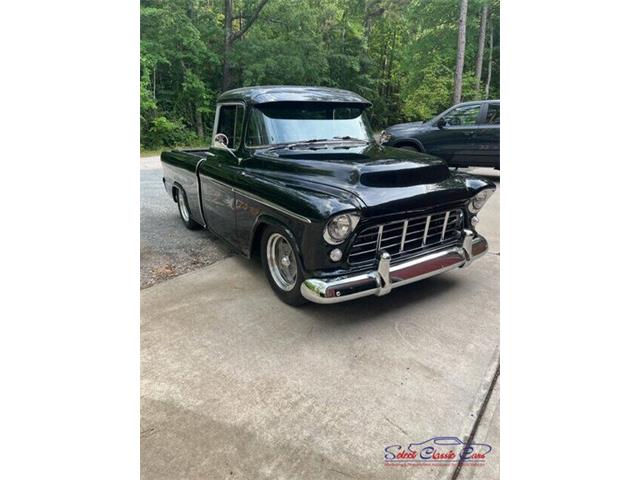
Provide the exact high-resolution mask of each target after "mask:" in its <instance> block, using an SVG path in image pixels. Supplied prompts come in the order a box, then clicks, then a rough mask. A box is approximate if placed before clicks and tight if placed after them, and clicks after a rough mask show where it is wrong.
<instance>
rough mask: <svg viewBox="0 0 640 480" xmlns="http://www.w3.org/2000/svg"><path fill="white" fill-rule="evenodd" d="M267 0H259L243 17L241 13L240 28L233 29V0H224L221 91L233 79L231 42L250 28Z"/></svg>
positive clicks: (226, 88)
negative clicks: (235, 30) (252, 9)
mask: <svg viewBox="0 0 640 480" xmlns="http://www.w3.org/2000/svg"><path fill="white" fill-rule="evenodd" d="M268 1H269V0H260V3H258V5H257V6H256V7H255V10H254V11H253V13H252V14H251V16H248V17H247V18H245V16H244V15H241V19H240V22H241V23H240V30H238V31H237V32H234V31H233V0H224V51H223V53H222V91H223V92H224V91H226V90H229V87H231V84H232V82H233V79H232V78H231V73H232V72H231V51H232V50H233V44H234V43H235V42H236V40H239V39H240V38H242V36H243V35H244V34H245V33H247V30H249V28H251V25H253V22H255V21H256V20H257V18H258V16H259V15H260V12H261V11H262V9H263V8H264V6H265V5H266V4H267V2H268ZM243 20H244V21H243Z"/></svg>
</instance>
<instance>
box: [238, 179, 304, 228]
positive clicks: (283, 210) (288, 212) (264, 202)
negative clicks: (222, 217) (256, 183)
mask: <svg viewBox="0 0 640 480" xmlns="http://www.w3.org/2000/svg"><path fill="white" fill-rule="evenodd" d="M231 189H232V190H233V191H234V192H235V193H239V194H240V195H243V196H245V197H247V198H249V199H251V200H253V201H254V202H258V203H261V204H262V205H264V206H266V207H269V208H272V209H274V210H277V211H278V212H280V213H284V214H285V215H289V216H290V217H292V218H295V219H296V220H300V221H301V222H304V223H311V220H309V219H308V218H307V217H304V216H302V215H298V214H297V213H294V212H292V211H291V210H287V209H286V208H283V207H280V206H278V205H276V204H275V203H271V202H269V201H268V200H263V199H262V198H260V197H257V196H256V195H254V194H253V193H249V192H246V191H244V190H241V189H240V188H236V187H231Z"/></svg>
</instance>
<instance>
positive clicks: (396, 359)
mask: <svg viewBox="0 0 640 480" xmlns="http://www.w3.org/2000/svg"><path fill="white" fill-rule="evenodd" d="M148 163H149V164H152V161H149V162H148ZM476 173H479V174H486V175H490V176H491V177H492V179H494V180H499V173H498V172H494V171H476ZM143 174H144V176H143ZM154 175H155V178H159V177H158V176H157V175H159V173H156V174H153V173H149V172H146V173H145V172H141V176H143V180H142V181H143V184H144V183H145V182H153V178H154ZM154 188H155V187H154V186H153V185H146V186H144V188H143V196H142V203H143V207H144V208H143V212H142V216H143V219H142V221H143V227H142V231H143V233H145V234H146V235H152V236H153V237H155V236H159V235H163V234H165V235H166V236H167V237H168V239H158V238H152V239H149V238H146V237H145V235H143V236H142V243H143V245H145V244H146V245H147V248H148V250H147V258H148V259H149V260H154V259H158V260H159V261H165V260H170V261H171V262H173V265H174V268H175V269H185V270H188V269H193V268H194V267H193V264H189V263H187V264H184V263H181V262H183V260H184V258H185V257H183V256H182V255H181V253H180V251H179V249H180V248H187V245H188V248H191V249H195V253H193V254H189V255H194V256H195V258H196V259H197V261H198V262H209V263H212V264H211V265H209V266H205V267H202V268H197V269H194V270H193V271H191V272H189V273H186V274H184V275H179V276H177V277H175V278H171V279H167V280H166V281H162V282H158V283H157V284H156V285H154V286H151V287H150V288H146V289H144V290H142V292H141V349H140V351H141V476H142V478H149V479H164V478H166V479H175V478H243V479H244V478H246V479H267V478H269V479H271V478H278V479H280V478H282V479H291V478H305V479H332V480H333V479H341V478H354V479H393V478H416V479H417V478H421V479H422V478H427V479H436V478H441V479H444V478H446V479H451V478H454V476H455V474H454V472H455V465H453V466H452V465H449V466H447V465H439V466H429V467H424V466H420V467H417V466H404V467H397V466H395V467H392V466H385V465H384V449H385V447H388V446H391V445H402V446H403V447H406V446H407V445H408V444H409V443H412V442H422V441H424V440H427V439H429V438H432V437H435V436H455V437H459V438H461V439H465V440H466V439H467V438H468V437H469V435H471V433H472V432H475V435H474V437H473V441H474V442H476V443H485V444H489V445H491V447H492V451H491V452H490V454H488V455H487V458H486V460H485V464H484V465H482V466H473V467H472V466H467V467H462V469H461V471H460V472H459V473H458V474H457V475H458V476H457V478H458V479H467V480H468V479H473V478H475V479H478V480H479V479H497V478H499V454H500V448H499V443H500V439H499V394H498V392H499V377H498V359H499V357H498V346H499V283H500V282H499V275H500V256H499V254H498V252H499V192H497V193H496V195H494V196H493V197H492V198H491V199H490V200H489V202H488V204H487V206H486V207H485V208H484V209H483V211H482V212H481V215H480V219H481V222H480V226H479V229H480V231H481V232H482V233H483V234H484V235H485V236H486V237H487V238H488V239H489V241H490V242H491V248H490V253H489V254H487V255H485V256H484V257H482V258H481V259H479V260H478V261H477V262H475V263H474V264H473V265H471V266H470V267H469V268H466V269H460V270H455V271H451V272H447V273H445V274H443V275H439V276H436V277H432V278H430V279H427V280H425V281H422V282H418V283H415V284H411V285H408V286H406V287H403V288H398V289H397V290H394V291H392V292H391V293H390V294H389V295H387V296H384V297H380V298H378V297H368V298H364V299H360V300H356V301H353V302H347V303H344V304H337V305H326V306H322V305H314V304H309V305H306V306H304V307H302V308H298V309H296V308H292V307H289V306H287V305H285V304H283V303H282V302H280V301H278V300H277V298H276V297H275V295H274V294H273V293H272V292H271V289H270V288H269V285H268V283H267V281H266V279H265V278H264V275H263V272H262V271H261V269H260V267H259V265H258V264H257V262H249V261H246V260H244V259H243V258H241V257H237V256H232V257H230V258H224V259H222V260H220V261H217V262H216V258H222V257H225V256H227V255H229V252H226V251H223V250H222V249H221V248H220V246H219V245H218V243H217V241H216V240H215V239H212V237H209V236H208V235H207V234H204V233H202V232H199V233H198V232H196V233H193V232H189V231H187V230H186V229H184V228H182V227H181V225H180V221H179V219H178V217H177V213H176V211H175V206H174V205H172V203H171V201H170V199H168V197H166V198H164V197H162V198H164V200H160V196H158V197H155V196H150V195H149V191H150V190H152V189H154ZM161 188H162V185H161V181H160V186H159V189H161ZM144 192H146V195H145V193H144ZM162 193H164V192H163V191H162ZM156 194H157V192H156ZM153 198H158V201H160V202H165V203H168V206H166V208H165V206H164V205H163V204H160V205H156V206H152V205H150V202H152V199H153ZM171 207H172V208H171ZM145 212H147V213H145ZM149 214H151V215H153V219H145V218H144V216H145V215H149ZM158 223H166V224H165V225H157V224H158ZM145 225H146V226H145ZM164 241H166V243H163V242H164ZM181 242H182V243H181ZM163 245H166V246H168V247H170V248H171V249H172V251H170V252H169V253H168V254H167V253H165V252H163V251H162V248H163ZM181 245H182V247H181ZM156 249H157V250H158V251H157V252H156ZM206 249H209V250H211V251H214V252H215V253H205V252H201V250H206ZM221 252H224V253H221ZM201 254H203V255H205V256H204V257H200V256H199V255H201ZM189 255H187V256H186V257H187V258H188V257H189ZM143 257H144V254H143ZM147 265H148V267H149V268H153V267H152V265H154V264H153V262H151V261H149V262H148V263H147ZM156 280H158V278H156Z"/></svg>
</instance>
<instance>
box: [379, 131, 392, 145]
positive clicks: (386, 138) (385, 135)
mask: <svg viewBox="0 0 640 480" xmlns="http://www.w3.org/2000/svg"><path fill="white" fill-rule="evenodd" d="M389 140H391V135H390V134H388V133H387V132H386V131H385V130H383V131H382V133H381V134H380V143H386V142H388V141H389Z"/></svg>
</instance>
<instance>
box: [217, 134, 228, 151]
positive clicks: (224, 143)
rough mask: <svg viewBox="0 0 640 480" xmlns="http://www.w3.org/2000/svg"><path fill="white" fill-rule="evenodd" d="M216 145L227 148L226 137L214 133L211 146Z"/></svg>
mask: <svg viewBox="0 0 640 480" xmlns="http://www.w3.org/2000/svg"><path fill="white" fill-rule="evenodd" d="M216 143H220V144H222V145H224V146H225V147H227V148H229V147H228V145H229V139H228V138H227V136H226V135H225V134H224V133H216V136H215V137H213V144H214V145H215V144H216Z"/></svg>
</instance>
